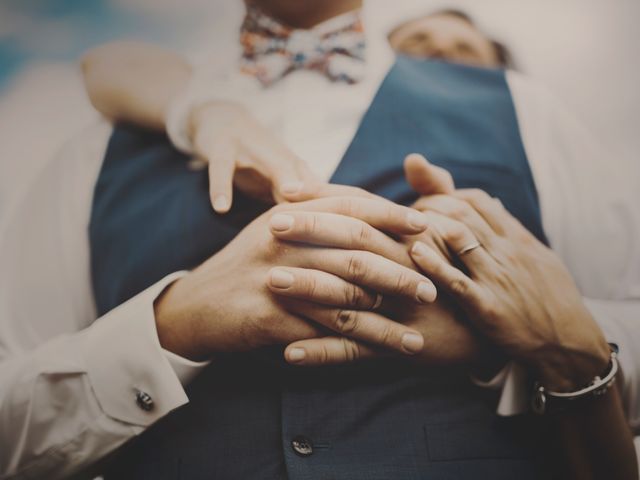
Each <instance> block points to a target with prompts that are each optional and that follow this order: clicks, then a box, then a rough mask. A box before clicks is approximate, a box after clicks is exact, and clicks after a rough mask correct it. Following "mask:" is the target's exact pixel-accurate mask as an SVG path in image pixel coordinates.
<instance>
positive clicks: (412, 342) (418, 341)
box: [402, 333, 424, 353]
mask: <svg viewBox="0 0 640 480" xmlns="http://www.w3.org/2000/svg"><path fill="white" fill-rule="evenodd" d="M422 347H424V338H422V335H420V334H418V333H405V334H404V335H402V348H404V349H405V350H406V351H407V352H409V353H418V352H419V351H420V350H422Z"/></svg>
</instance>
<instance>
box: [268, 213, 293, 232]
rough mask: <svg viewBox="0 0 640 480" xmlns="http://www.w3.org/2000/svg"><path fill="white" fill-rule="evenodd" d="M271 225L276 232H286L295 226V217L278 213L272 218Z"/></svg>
mask: <svg viewBox="0 0 640 480" xmlns="http://www.w3.org/2000/svg"><path fill="white" fill-rule="evenodd" d="M270 224H271V228H272V229H273V230H275V231H276V232H285V231H287V230H289V229H290V228H291V227H292V226H293V217H292V216H291V215H284V214H282V213H276V214H275V215H274V216H273V217H271V222H270Z"/></svg>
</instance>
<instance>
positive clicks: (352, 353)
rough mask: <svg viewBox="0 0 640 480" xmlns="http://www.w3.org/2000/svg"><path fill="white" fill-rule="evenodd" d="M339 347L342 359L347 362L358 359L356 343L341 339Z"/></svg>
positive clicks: (358, 350)
mask: <svg viewBox="0 0 640 480" xmlns="http://www.w3.org/2000/svg"><path fill="white" fill-rule="evenodd" d="M340 341H341V345H342V350H343V354H344V359H345V360H346V361H348V362H353V361H355V360H357V359H358V358H360V347H359V346H358V344H357V343H356V342H354V341H353V340H350V339H348V338H341V339H340Z"/></svg>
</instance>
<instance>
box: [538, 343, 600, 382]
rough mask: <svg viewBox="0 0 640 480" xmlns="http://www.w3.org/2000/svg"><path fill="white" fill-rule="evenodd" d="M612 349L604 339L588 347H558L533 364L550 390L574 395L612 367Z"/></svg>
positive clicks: (539, 379)
mask: <svg viewBox="0 0 640 480" xmlns="http://www.w3.org/2000/svg"><path fill="white" fill-rule="evenodd" d="M610 355H611V350H610V348H609V345H608V344H607V342H606V341H605V339H604V337H598V338H597V339H593V341H592V342H590V343H589V344H588V345H580V346H577V345H571V346H569V345H566V344H565V345H558V346H556V347H555V348H553V349H550V350H547V351H546V353H544V354H541V356H540V358H538V359H537V361H536V362H535V363H534V365H533V369H534V372H535V374H536V379H537V380H538V381H539V382H540V383H541V384H542V385H544V386H545V387H546V388H547V389H549V390H553V391H557V392H572V391H576V390H579V389H581V388H583V387H584V386H585V385H587V384H589V383H590V382H591V381H593V379H594V378H595V377H597V376H601V375H602V374H603V373H604V372H605V371H606V370H607V367H608V365H609V361H610Z"/></svg>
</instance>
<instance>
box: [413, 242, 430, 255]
mask: <svg viewBox="0 0 640 480" xmlns="http://www.w3.org/2000/svg"><path fill="white" fill-rule="evenodd" d="M411 253H413V254H414V255H418V256H422V257H424V256H425V255H427V254H428V252H427V246H426V245H425V244H424V243H422V242H415V243H414V244H413V246H412V247H411Z"/></svg>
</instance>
